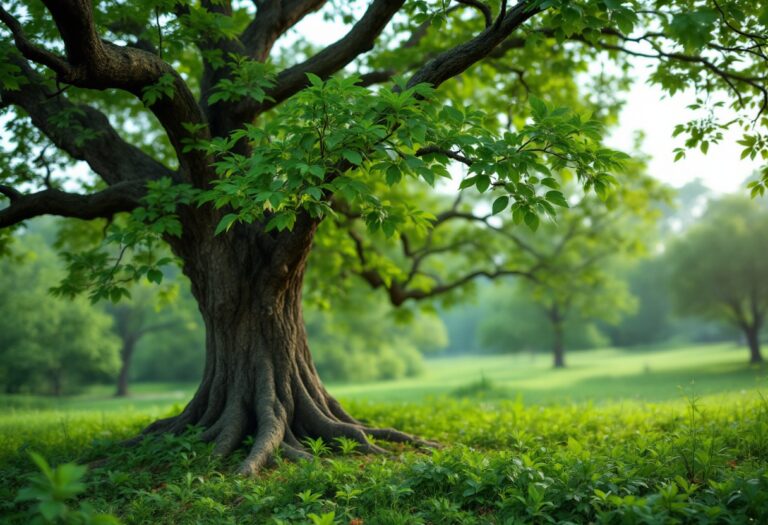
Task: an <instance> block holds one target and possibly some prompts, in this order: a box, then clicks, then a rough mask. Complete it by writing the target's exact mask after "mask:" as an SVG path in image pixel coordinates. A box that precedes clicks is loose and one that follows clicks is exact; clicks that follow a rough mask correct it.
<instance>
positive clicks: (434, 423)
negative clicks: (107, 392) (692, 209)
mask: <svg viewBox="0 0 768 525" xmlns="http://www.w3.org/2000/svg"><path fill="white" fill-rule="evenodd" d="M722 403H723V400H720V399H717V400H715V399H713V400H707V399H698V398H696V397H695V396H694V395H689V396H688V397H687V400H683V401H682V402H680V401H678V402H673V403H665V404H638V403H633V402H628V401H623V402H622V403H621V404H611V405H607V406H601V407H595V406H593V405H583V404H577V405H561V406H556V407H542V406H531V407H526V406H524V405H523V404H521V403H519V402H512V401H500V402H496V403H493V404H485V405H482V406H481V405H478V404H477V403H475V402H467V401H455V400H454V401H451V400H447V399H442V400H433V401H431V402H429V403H425V404H420V405H415V404H410V405H397V406H396V405H391V404H376V405H372V404H354V405H353V407H354V413H355V414H356V415H357V416H358V417H363V418H366V419H370V420H373V421H376V422H377V423H383V424H387V425H397V426H399V427H401V428H404V429H407V430H409V431H413V432H418V433H420V434H422V435H425V436H429V437H431V438H435V439H438V440H440V441H441V442H443V443H453V444H452V445H450V446H448V447H447V448H444V449H439V450H432V451H428V452H426V453H424V452H416V451H411V450H407V449H406V450H403V449H399V448H398V449H395V450H394V452H395V453H397V454H398V459H397V460H393V458H389V457H360V456H354V455H353V456H344V457H333V458H326V457H323V456H321V457H317V458H314V459H312V460H310V461H300V462H298V463H292V462H286V461H283V460H278V463H277V465H276V468H275V469H274V470H271V471H269V472H267V473H265V474H264V475H263V476H261V477H259V478H255V479H242V478H231V477H228V476H223V475H222V474H221V471H222V470H224V469H226V468H227V467H228V464H229V463H228V461H229V462H231V461H234V460H227V461H224V462H222V460H221V459H219V458H216V457H211V456H210V452H211V448H210V446H207V445H204V444H201V443H200V442H199V441H198V440H197V439H196V433H195V432H194V431H192V432H191V433H190V434H187V435H184V436H181V437H171V436H166V437H163V438H158V439H154V440H152V439H147V440H145V441H144V442H143V443H141V444H140V445H138V446H137V447H135V448H132V449H130V448H129V449H126V448H124V447H120V446H119V445H116V444H115V443H114V442H112V441H105V440H101V439H100V440H98V441H97V448H96V449H95V450H90V451H86V452H84V453H83V452H82V449H79V450H80V454H84V455H80V456H79V458H80V461H88V460H89V459H90V458H93V457H102V456H103V455H104V454H106V453H108V454H110V456H111V457H110V459H108V460H107V461H106V462H104V463H102V464H101V465H99V466H98V467H95V468H92V469H91V470H90V471H89V472H88V474H87V478H86V481H87V482H88V484H89V489H88V492H87V494H86V495H85V498H84V503H83V504H88V505H90V506H92V507H93V509H94V510H95V511H96V512H104V511H109V512H111V513H113V514H116V515H118V516H119V517H120V518H121V519H122V520H123V521H124V522H126V523H146V522H153V523H179V524H183V523H238V522H242V521H254V520H255V521H258V522H260V523H273V524H279V523H301V524H309V523H316V522H318V521H317V520H325V521H319V522H320V523H336V524H338V523H360V522H363V523H372V524H379V523H381V524H384V523H413V524H417V523H477V524H480V523H509V522H515V520H518V521H520V520H523V521H524V522H535V523H549V522H571V523H587V522H600V523H626V522H641V523H644V522H654V523H655V522H663V523H744V522H750V521H754V522H758V523H759V522H762V521H765V520H766V519H768V515H766V509H768V500H767V499H766V498H767V497H768V470H767V469H768V440H766V436H767V435H768V404H766V401H765V399H764V398H761V397H760V395H759V393H757V392H752V394H751V395H749V396H741V397H738V398H727V399H726V400H725V403H726V404H725V405H723V404H722ZM723 407H727V410H723ZM84 417H86V418H90V419H91V420H98V419H99V418H100V417H101V416H99V415H96V414H93V415H88V416H84ZM116 417H118V418H120V424H119V425H115V426H122V427H123V429H122V430H121V432H120V434H118V435H114V436H113V438H112V439H115V438H119V437H120V436H122V435H130V432H131V431H132V430H131V429H132V428H133V429H135V428H139V427H140V426H141V425H142V424H143V423H144V418H143V417H137V416H135V415H134V416H126V415H117V414H116ZM49 424H50V423H49ZM93 428H94V430H91V431H90V432H93V433H92V434H90V436H91V437H92V438H95V437H97V433H96V428H97V427H93ZM50 436H51V437H50V439H52V441H51V442H49V443H48V444H47V445H46V447H45V448H46V450H47V451H48V452H47V453H48V454H49V455H50V456H51V457H61V455H62V454H67V453H70V454H71V453H72V452H67V451H70V450H72V449H71V447H70V446H69V444H68V438H67V437H66V435H62V434H61V433H55V434H50ZM324 446H325V445H324ZM362 466H365V468H364V469H362V468H361V467H362ZM33 468H34V465H32V464H31V463H30V461H29V460H28V459H27V458H25V457H23V456H18V455H16V454H13V453H6V454H5V455H3V456H2V457H0V476H2V480H3V484H2V485H1V486H2V487H3V488H2V489H1V490H3V491H5V494H13V493H15V492H16V491H18V490H19V488H20V485H21V484H22V483H23V481H21V480H20V479H19V474H20V473H24V472H28V471H29V470H31V469H33ZM12 499H13V498H12V497H9V498H3V501H5V503H4V507H3V512H4V513H5V515H6V516H7V517H8V519H9V521H10V523H17V522H18V523H21V522H25V520H26V517H24V516H19V515H16V516H15V517H14V514H12V513H13V512H18V511H19V509H20V508H24V507H20V506H19V503H18V502H16V503H13V502H12ZM312 515H314V517H313V516H312Z"/></svg>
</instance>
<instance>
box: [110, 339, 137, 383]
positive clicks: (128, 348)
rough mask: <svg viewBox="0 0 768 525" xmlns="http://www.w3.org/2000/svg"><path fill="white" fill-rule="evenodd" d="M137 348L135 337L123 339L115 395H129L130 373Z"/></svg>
mask: <svg viewBox="0 0 768 525" xmlns="http://www.w3.org/2000/svg"><path fill="white" fill-rule="evenodd" d="M135 348H136V340H135V339H132V338H128V339H123V347H122V348H121V349H120V374H119V375H118V376H117V389H116V391H115V397H126V396H127V395H128V373H129V372H130V370H131V359H132V358H133V351H134V349H135Z"/></svg>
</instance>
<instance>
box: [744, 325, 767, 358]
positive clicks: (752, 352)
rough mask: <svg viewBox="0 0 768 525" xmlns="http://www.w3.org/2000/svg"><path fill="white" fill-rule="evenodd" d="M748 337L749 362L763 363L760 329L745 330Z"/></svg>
mask: <svg viewBox="0 0 768 525" xmlns="http://www.w3.org/2000/svg"><path fill="white" fill-rule="evenodd" d="M745 333H746V336H747V345H749V362H750V363H752V364H759V363H762V362H763V355H762V354H761V353H760V329H759V328H757V327H750V328H748V329H747V330H745Z"/></svg>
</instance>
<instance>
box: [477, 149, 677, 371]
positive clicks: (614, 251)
mask: <svg viewBox="0 0 768 525" xmlns="http://www.w3.org/2000/svg"><path fill="white" fill-rule="evenodd" d="M642 169H643V165H642V164H639V163H635V164H634V165H628V169H627V171H626V172H625V174H624V176H623V177H622V181H623V183H622V185H621V187H620V188H618V189H617V190H616V191H613V192H611V193H610V195H607V196H605V202H604V204H605V205H604V206H603V205H601V204H603V203H601V202H599V200H598V198H597V197H595V196H593V195H584V196H583V197H582V198H581V199H580V200H579V201H578V202H575V203H574V204H573V205H571V206H570V207H569V208H568V209H566V210H564V211H562V212H561V213H559V214H558V221H557V223H555V222H551V223H545V224H543V225H542V226H541V228H539V231H537V232H536V233H535V234H532V233H531V232H527V233H526V231H525V230H522V231H515V229H514V224H507V225H502V226H500V227H499V230H500V231H501V232H502V233H503V234H504V235H505V236H507V237H508V238H509V239H510V241H511V244H512V246H513V247H514V248H517V249H519V250H520V251H522V252H524V254H525V255H526V257H528V258H529V259H530V263H529V266H530V267H531V268H534V269H535V270H534V271H533V273H532V275H531V277H530V278H529V279H525V280H523V281H522V282H521V287H522V289H523V291H522V293H523V294H524V295H526V296H528V297H530V299H531V302H532V303H533V304H534V305H535V306H536V307H538V308H540V309H541V311H542V313H543V314H544V318H545V319H546V320H547V321H548V325H549V326H548V328H547V330H548V331H549V332H550V334H551V342H552V346H551V349H552V355H553V364H554V367H555V368H562V367H564V366H565V341H566V333H565V331H566V327H567V324H566V323H567V321H569V320H575V321H577V322H576V323H575V324H576V325H579V324H582V323H584V322H588V321H593V322H594V321H598V320H600V321H603V322H608V323H610V322H613V323H615V322H618V321H619V319H620V318H621V316H622V315H623V314H624V313H626V312H631V311H632V310H633V309H634V308H635V306H636V301H635V298H634V297H633V296H632V295H631V294H630V293H629V289H628V286H627V283H626V282H625V281H624V280H623V279H621V277H620V276H617V273H618V272H617V271H616V270H617V265H618V263H619V262H621V260H622V259H627V258H631V257H638V256H640V255H642V254H643V252H644V251H645V246H646V243H647V241H648V238H647V237H648V232H649V231H653V227H654V223H655V221H656V220H657V218H658V216H659V210H658V205H659V204H661V203H662V202H663V201H664V199H665V198H666V196H667V195H666V192H665V190H664V189H663V188H662V187H660V186H659V184H658V183H656V182H655V181H654V180H653V179H651V178H650V177H647V176H645V175H642V174H641V171H642ZM574 318H576V319H574ZM507 323H510V320H507ZM489 329H490V327H489V326H488V324H486V325H485V332H486V338H487V337H491V334H489V333H488V331H489Z"/></svg>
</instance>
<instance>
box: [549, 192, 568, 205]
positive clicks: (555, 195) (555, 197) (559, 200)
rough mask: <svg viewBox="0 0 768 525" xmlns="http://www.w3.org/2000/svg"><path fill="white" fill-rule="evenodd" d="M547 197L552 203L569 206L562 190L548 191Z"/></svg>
mask: <svg viewBox="0 0 768 525" xmlns="http://www.w3.org/2000/svg"><path fill="white" fill-rule="evenodd" d="M546 199H547V200H548V201H549V202H551V203H552V204H556V205H557V206H561V207H563V208H568V201H567V200H566V199H565V196H564V195H563V194H562V192H559V191H557V190H552V191H548V192H547V194H546Z"/></svg>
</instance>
